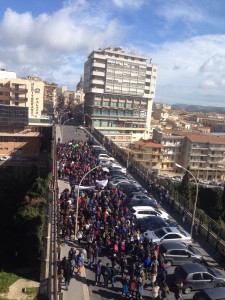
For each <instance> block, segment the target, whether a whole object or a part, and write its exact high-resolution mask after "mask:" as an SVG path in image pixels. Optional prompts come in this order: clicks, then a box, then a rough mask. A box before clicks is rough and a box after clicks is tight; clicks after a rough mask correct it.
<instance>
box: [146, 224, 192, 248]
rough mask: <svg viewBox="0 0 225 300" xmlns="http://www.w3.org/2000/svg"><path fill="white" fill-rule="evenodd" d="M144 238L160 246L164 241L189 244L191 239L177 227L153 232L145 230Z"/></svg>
mask: <svg viewBox="0 0 225 300" xmlns="http://www.w3.org/2000/svg"><path fill="white" fill-rule="evenodd" d="M143 235H144V237H146V238H147V239H148V240H152V241H153V243H157V244H161V243H162V242H164V241H177V242H184V243H185V244H191V243H192V239H191V236H190V234H189V233H188V232H186V231H185V230H183V229H181V228H178V227H163V228H161V229H157V230H154V231H151V230H147V231H145V232H144V234H143Z"/></svg>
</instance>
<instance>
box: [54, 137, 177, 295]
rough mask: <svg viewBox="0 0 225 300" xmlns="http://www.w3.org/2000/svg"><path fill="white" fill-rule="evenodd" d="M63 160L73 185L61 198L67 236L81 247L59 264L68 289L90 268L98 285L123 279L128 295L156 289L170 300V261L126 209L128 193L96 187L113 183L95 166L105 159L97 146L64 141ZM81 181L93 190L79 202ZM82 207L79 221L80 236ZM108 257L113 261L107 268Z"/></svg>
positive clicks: (64, 175)
mask: <svg viewBox="0 0 225 300" xmlns="http://www.w3.org/2000/svg"><path fill="white" fill-rule="evenodd" d="M57 158H58V178H61V179H64V180H68V182H69V183H70V187H71V188H70V189H65V190H64V191H63V192H62V193H61V195H60V199H59V201H60V211H61V234H62V237H63V238H64V242H65V243H68V242H69V241H70V240H71V241H72V240H73V238H74V235H76V240H77V242H78V246H79V247H80V248H79V250H76V249H75V248H74V247H72V248H71V249H70V251H69V253H68V257H67V258H66V257H64V258H63V259H62V261H61V262H60V263H59V267H58V273H59V275H60V276H63V277H64V280H65V286H66V289H68V286H69V283H70V279H71V278H72V276H73V274H74V272H75V270H76V272H77V274H81V270H82V268H83V267H84V265H85V267H86V268H89V269H90V270H92V271H93V272H95V282H94V284H95V285H102V286H104V287H106V288H112V289H114V287H115V282H117V281H120V284H121V294H122V295H123V296H124V297H129V298H139V299H142V296H143V293H144V290H145V289H146V287H147V286H150V290H149V289H148V291H149V292H148V293H149V296H150V297H151V298H152V299H163V300H166V299H169V294H170V290H169V286H168V283H167V262H166V261H165V259H164V257H163V255H162V254H161V253H160V251H159V246H158V245H157V244H153V243H152V241H148V240H146V239H145V238H144V237H143V236H142V234H141V232H140V231H139V229H138V228H136V227H135V217H134V215H133V214H132V213H131V212H130V210H129V208H128V207H127V205H126V194H125V193H123V192H122V191H120V190H118V189H117V188H111V189H109V188H108V186H107V185H106V186H101V185H96V180H97V181H98V182H103V181H104V182H105V181H106V180H107V172H105V171H103V170H102V168H95V167H96V166H98V164H99V160H98V158H97V157H96V156H95V154H94V151H93V149H92V147H91V146H89V145H88V144H87V143H86V142H83V141H78V140H71V141H69V142H67V143H64V144H63V143H60V142H58V144H57ZM92 169H94V170H93V171H91V170H92ZM85 174H87V175H86V176H85ZM82 178H83V180H82ZM81 180H82V186H84V187H86V188H87V189H84V190H82V191H81V192H80V194H79V198H78V199H77V194H76V185H78V184H80V183H81ZM93 186H94V188H93ZM89 187H92V188H91V189H89ZM149 189H153V186H151V185H150V187H149ZM161 194H162V191H161V190H160V191H159V195H160V197H167V196H168V195H167V193H165V194H163V195H161ZM77 203H78V205H79V208H78V216H79V218H78V230H77V232H75V218H76V216H75V211H76V205H77ZM103 257H107V258H108V261H109V262H107V263H106V264H104V263H103V259H102V258H103ZM117 286H118V284H117ZM181 295H182V287H180V286H179V284H177V286H176V292H175V298H176V299H179V298H180V297H181Z"/></svg>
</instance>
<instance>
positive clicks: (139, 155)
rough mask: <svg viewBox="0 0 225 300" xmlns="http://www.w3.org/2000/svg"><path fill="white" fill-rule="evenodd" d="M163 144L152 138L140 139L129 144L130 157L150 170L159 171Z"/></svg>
mask: <svg viewBox="0 0 225 300" xmlns="http://www.w3.org/2000/svg"><path fill="white" fill-rule="evenodd" d="M163 148H164V147H163V145H162V144H159V143H155V142H154V141H153V140H140V141H137V142H134V143H133V144H131V145H130V150H129V152H130V157H131V156H132V158H133V159H134V160H136V161H138V162H139V163H140V164H141V165H142V166H144V167H145V168H146V169H148V170H150V171H154V172H156V173H159V171H160V170H161V161H162V155H163Z"/></svg>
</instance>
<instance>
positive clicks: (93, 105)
mask: <svg viewBox="0 0 225 300" xmlns="http://www.w3.org/2000/svg"><path fill="white" fill-rule="evenodd" d="M156 76H157V66H156V65H154V64H152V62H151V60H150V61H149V60H148V59H147V58H145V57H142V56H139V55H136V54H134V53H128V52H125V51H124V50H122V49H121V48H105V49H98V50H94V51H92V52H91V53H90V55H89V56H88V60H87V61H86V63H85V66H84V93H85V107H84V112H85V113H86V122H87V125H89V126H93V127H95V128H96V129H97V130H99V131H101V132H102V133H103V134H105V135H107V134H109V135H110V136H112V135H114V134H115V135H116V134H130V135H132V140H133V141H134V140H139V139H140V138H141V137H144V138H148V137H149V132H150V125H151V114H152V103H153V99H154V97H155V88H156Z"/></svg>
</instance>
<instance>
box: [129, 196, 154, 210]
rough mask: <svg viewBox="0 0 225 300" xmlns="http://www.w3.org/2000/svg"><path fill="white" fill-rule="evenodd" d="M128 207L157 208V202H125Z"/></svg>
mask: <svg viewBox="0 0 225 300" xmlns="http://www.w3.org/2000/svg"><path fill="white" fill-rule="evenodd" d="M126 204H127V206H128V207H133V206H151V207H153V208H159V205H158V202H157V200H156V199H154V198H149V199H144V200H137V199H136V200H128V201H126Z"/></svg>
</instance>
